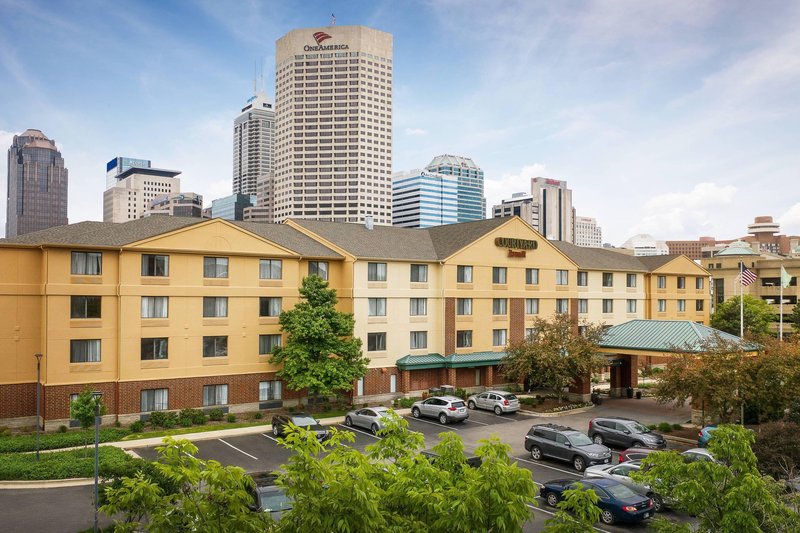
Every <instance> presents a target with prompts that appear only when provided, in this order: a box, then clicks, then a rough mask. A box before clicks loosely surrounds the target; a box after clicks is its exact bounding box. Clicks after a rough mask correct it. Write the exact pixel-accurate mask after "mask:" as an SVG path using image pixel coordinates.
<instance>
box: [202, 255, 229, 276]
mask: <svg viewBox="0 0 800 533" xmlns="http://www.w3.org/2000/svg"><path fill="white" fill-rule="evenodd" d="M203 277H204V278H227V277H228V258H227V257H204V258H203Z"/></svg>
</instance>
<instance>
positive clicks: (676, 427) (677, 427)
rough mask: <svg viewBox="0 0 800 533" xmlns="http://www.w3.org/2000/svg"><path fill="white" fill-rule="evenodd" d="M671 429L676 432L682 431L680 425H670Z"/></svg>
mask: <svg viewBox="0 0 800 533" xmlns="http://www.w3.org/2000/svg"><path fill="white" fill-rule="evenodd" d="M672 429H674V430H675V431H678V430H680V429H683V426H682V425H680V424H672Z"/></svg>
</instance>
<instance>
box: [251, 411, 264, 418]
mask: <svg viewBox="0 0 800 533" xmlns="http://www.w3.org/2000/svg"><path fill="white" fill-rule="evenodd" d="M263 417H264V415H262V414H261V411H256V414H254V415H253V418H255V419H256V420H261V419H262V418H263Z"/></svg>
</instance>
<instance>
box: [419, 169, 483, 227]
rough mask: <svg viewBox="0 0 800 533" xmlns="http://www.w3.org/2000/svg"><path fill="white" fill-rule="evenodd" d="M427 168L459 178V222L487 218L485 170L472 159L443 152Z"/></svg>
mask: <svg viewBox="0 0 800 533" xmlns="http://www.w3.org/2000/svg"><path fill="white" fill-rule="evenodd" d="M425 168H426V170H429V171H430V172H437V173H439V174H447V175H450V176H455V177H456V178H457V179H458V222H472V221H473V220H483V219H484V218H486V197H485V196H484V193H483V170H481V168H480V167H479V166H478V165H476V164H475V162H474V161H473V160H472V159H470V158H469V157H461V156H458V155H450V154H443V155H439V156H436V157H434V158H433V160H432V161H431V162H430V163H429V164H428V166H427V167H425Z"/></svg>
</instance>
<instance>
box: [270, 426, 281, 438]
mask: <svg viewBox="0 0 800 533" xmlns="http://www.w3.org/2000/svg"><path fill="white" fill-rule="evenodd" d="M272 434H273V435H275V436H276V437H278V436H280V434H281V432H280V430H279V429H278V424H272Z"/></svg>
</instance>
